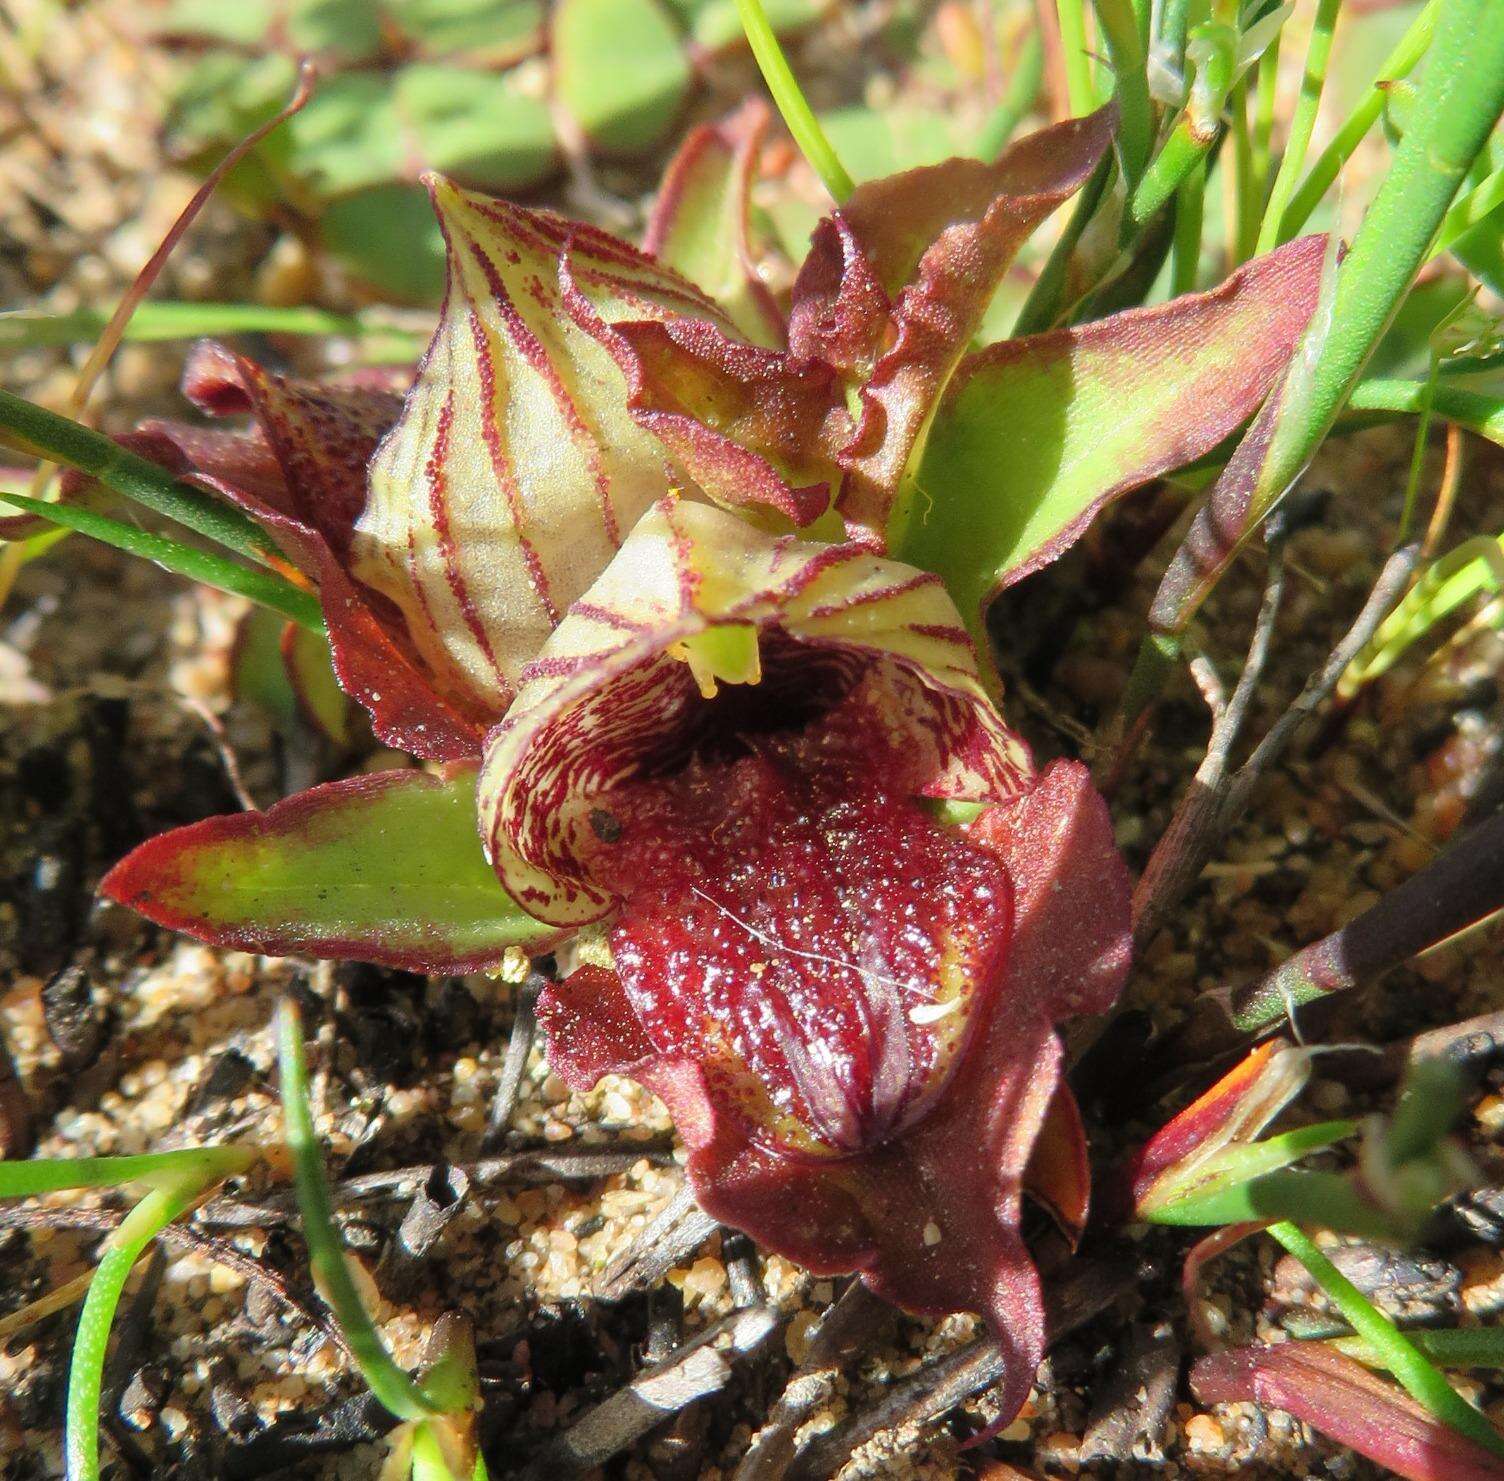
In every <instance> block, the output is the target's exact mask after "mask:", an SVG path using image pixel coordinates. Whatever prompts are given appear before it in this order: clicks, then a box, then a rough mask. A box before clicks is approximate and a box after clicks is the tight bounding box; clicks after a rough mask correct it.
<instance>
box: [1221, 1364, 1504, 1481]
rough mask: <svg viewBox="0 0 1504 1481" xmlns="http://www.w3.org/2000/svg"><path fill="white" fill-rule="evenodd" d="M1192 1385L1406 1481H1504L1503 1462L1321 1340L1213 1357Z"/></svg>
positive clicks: (1391, 1385)
mask: <svg viewBox="0 0 1504 1481" xmlns="http://www.w3.org/2000/svg"><path fill="white" fill-rule="evenodd" d="M1191 1385H1192V1387H1193V1388H1194V1389H1195V1391H1196V1394H1197V1397H1198V1398H1200V1399H1201V1401H1202V1402H1203V1403H1206V1404H1225V1403H1237V1402H1239V1401H1242V1400H1248V1399H1252V1400H1253V1401H1254V1402H1256V1403H1259V1404H1263V1405H1267V1406H1268V1407H1269V1408H1271V1409H1283V1410H1285V1411H1286V1412H1287V1413H1289V1414H1293V1415H1295V1417H1296V1418H1297V1419H1303V1420H1304V1421H1305V1422H1306V1423H1307V1424H1309V1425H1311V1426H1312V1427H1313V1428H1314V1429H1318V1430H1320V1431H1321V1433H1322V1434H1324V1435H1327V1436H1328V1437H1330V1438H1331V1439H1333V1440H1336V1441H1337V1443H1338V1444H1340V1445H1347V1446H1350V1447H1351V1448H1352V1449H1353V1450H1356V1451H1357V1452H1358V1454H1359V1455H1363V1456H1366V1457H1367V1458H1368V1459H1369V1460H1371V1461H1375V1462H1376V1463H1377V1464H1378V1465H1380V1466H1382V1467H1384V1468H1385V1469H1386V1470H1389V1471H1392V1472H1393V1473H1394V1474H1395V1475H1397V1476H1404V1477H1407V1478H1409V1481H1499V1478H1501V1477H1504V1459H1501V1458H1500V1457H1499V1456H1498V1455H1495V1454H1492V1453H1491V1452H1489V1451H1487V1450H1485V1449H1484V1448H1483V1447H1482V1446H1481V1445H1479V1444H1477V1443H1476V1442H1474V1441H1473V1440H1470V1439H1468V1437H1467V1436H1465V1435H1463V1434H1460V1433H1459V1432H1458V1431H1456V1430H1454V1429H1452V1428H1451V1427H1450V1426H1449V1425H1446V1424H1443V1423H1442V1421H1441V1420H1439V1419H1437V1418H1436V1417H1435V1416H1434V1415H1432V1414H1429V1413H1427V1411H1426V1410H1425V1409H1423V1408H1422V1407H1421V1406H1420V1405H1419V1404H1418V1403H1417V1402H1416V1401H1415V1400H1414V1399H1412V1398H1411V1397H1410V1396H1409V1395H1408V1394H1407V1393H1405V1392H1404V1391H1403V1390H1402V1389H1400V1388H1398V1387H1397V1386H1396V1385H1395V1384H1394V1383H1392V1382H1390V1381H1389V1380H1388V1379H1387V1378H1384V1377H1381V1376H1380V1375H1379V1374H1377V1373H1374V1372H1372V1371H1370V1370H1369V1369H1368V1368H1365V1367H1364V1366H1363V1365H1362V1364H1361V1363H1358V1362H1356V1361H1354V1360H1353V1359H1352V1358H1349V1357H1346V1356H1344V1355H1343V1354H1342V1353H1340V1352H1338V1351H1337V1350H1336V1349H1335V1348H1331V1347H1328V1346H1327V1345H1326V1343H1324V1342H1281V1343H1275V1344H1268V1345H1266V1344H1263V1343H1256V1344H1254V1345H1253V1346H1250V1347H1240V1348H1237V1349H1235V1350H1234V1351H1231V1352H1219V1353H1214V1354H1212V1355H1211V1356H1210V1357H1205V1358H1202V1359H1201V1360H1200V1361H1199V1362H1197V1364H1196V1365H1195V1367H1193V1368H1192V1369H1191Z"/></svg>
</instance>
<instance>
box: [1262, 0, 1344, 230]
mask: <svg viewBox="0 0 1504 1481" xmlns="http://www.w3.org/2000/svg"><path fill="white" fill-rule="evenodd" d="M1341 6H1342V0H1319V3H1318V4H1317V6H1316V18H1315V20H1314V21H1313V23H1312V26H1311V39H1310V42H1309V44H1308V45H1307V47H1306V66H1305V72H1304V73H1303V74H1302V76H1301V79H1300V97H1299V99H1297V101H1296V104H1295V112H1294V114H1293V115H1292V116H1291V119H1290V133H1289V137H1288V138H1287V139H1286V140H1285V152H1284V154H1283V155H1282V156H1281V157H1280V162H1279V169H1278V171H1277V172H1276V173H1275V176H1274V185H1273V188H1272V189H1271V190H1270V192H1269V201H1268V204H1267V205H1266V206H1265V207H1264V219H1263V222H1262V224H1261V225H1260V227H1259V239H1258V251H1260V252H1268V251H1271V250H1272V249H1273V248H1275V247H1277V246H1278V245H1279V243H1280V241H1281V240H1282V238H1281V236H1280V229H1281V224H1282V223H1283V221H1284V217H1285V211H1286V209H1287V208H1288V207H1289V204H1290V198H1291V197H1292V196H1293V195H1294V194H1295V184H1296V181H1297V180H1299V178H1300V172H1301V170H1302V169H1304V168H1305V162H1306V151H1307V150H1308V149H1309V148H1310V146H1311V132H1312V130H1313V129H1315V127H1316V116H1317V114H1318V113H1319V112H1320V110H1321V94H1322V92H1323V90H1324V89H1325V87H1326V72H1327V64H1328V63H1329V62H1330V60H1331V55H1332V35H1333V33H1334V32H1335V30H1336V28H1337V12H1338V10H1340V9H1341Z"/></svg>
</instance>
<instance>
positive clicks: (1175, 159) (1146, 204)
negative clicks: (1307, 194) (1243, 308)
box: [1123, 21, 1238, 291]
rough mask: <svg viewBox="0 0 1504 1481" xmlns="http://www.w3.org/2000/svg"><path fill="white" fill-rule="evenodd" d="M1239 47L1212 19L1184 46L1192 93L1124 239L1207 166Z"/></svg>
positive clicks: (1136, 195)
mask: <svg viewBox="0 0 1504 1481" xmlns="http://www.w3.org/2000/svg"><path fill="white" fill-rule="evenodd" d="M1237 49H1238V37H1237V33H1236V32H1235V31H1234V30H1233V29H1232V27H1231V26H1226V25H1222V24H1221V23H1219V22H1215V21H1208V22H1207V23H1206V24H1204V25H1200V26H1197V27H1196V29H1195V31H1194V32H1193V33H1192V36H1191V39H1190V42H1189V44H1188V45H1187V47H1186V58H1187V60H1188V62H1189V63H1190V65H1191V66H1192V68H1193V76H1192V80H1191V89H1190V96H1189V98H1188V99H1187V101H1186V106H1185V109H1184V110H1183V112H1182V113H1181V115H1180V117H1179V119H1178V120H1177V121H1176V123H1175V126H1174V127H1173V128H1172V129H1171V131H1170V134H1169V136H1168V137H1167V138H1166V139H1165V142H1164V144H1163V145H1162V146H1161V147H1160V150H1159V152H1158V153H1157V154H1156V155H1155V156H1154V159H1153V161H1152V163H1151V164H1150V165H1149V167H1148V169H1146V170H1145V171H1144V174H1143V177H1142V179H1140V180H1139V182H1138V185H1137V187H1136V188H1135V189H1134V192H1133V194H1132V196H1131V197H1130V198H1129V201H1128V209H1127V211H1126V212H1125V213H1124V221H1123V235H1124V238H1125V239H1126V238H1127V237H1128V236H1129V235H1131V234H1133V233H1136V232H1138V231H1141V230H1142V229H1143V228H1144V227H1145V226H1147V225H1148V223H1149V222H1150V221H1151V220H1152V219H1153V217H1154V216H1155V214H1156V213H1157V212H1158V211H1159V209H1160V207H1161V206H1163V205H1164V203H1165V202H1166V201H1167V200H1169V198H1170V197H1171V196H1172V195H1174V194H1175V192H1176V191H1178V190H1180V189H1181V187H1182V186H1184V185H1185V184H1186V183H1187V182H1188V181H1189V179H1190V176H1191V174H1192V172H1193V171H1194V170H1195V169H1196V168H1197V166H1198V165H1199V166H1202V167H1203V168H1204V165H1205V161H1206V156H1207V153H1208V151H1209V150H1210V149H1211V147H1212V145H1213V144H1214V143H1216V141H1217V136H1218V134H1219V133H1220V132H1221V121H1222V112H1223V109H1224V108H1225V106H1226V103H1227V94H1228V90H1229V89H1230V88H1231V86H1232V83H1233V79H1234V77H1235V76H1236V69H1237ZM1187 219H1188V220H1189V219H1191V218H1187ZM1194 219H1195V222H1196V231H1195V244H1194V245H1195V250H1196V253H1197V255H1198V256H1199V254H1200V249H1201V223H1200V217H1199V213H1197V214H1196V215H1195V217H1194ZM1178 223H1179V218H1178V217H1177V226H1178ZM1187 245H1188V246H1189V245H1190V244H1189V242H1188V243H1187ZM1177 291H1179V290H1177Z"/></svg>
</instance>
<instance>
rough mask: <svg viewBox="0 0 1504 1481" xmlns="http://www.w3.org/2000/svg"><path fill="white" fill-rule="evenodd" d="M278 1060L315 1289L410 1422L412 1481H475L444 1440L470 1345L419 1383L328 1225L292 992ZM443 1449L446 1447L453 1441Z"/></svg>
mask: <svg viewBox="0 0 1504 1481" xmlns="http://www.w3.org/2000/svg"><path fill="white" fill-rule="evenodd" d="M277 1062H278V1065H279V1068H280V1071H281V1079H282V1116H283V1121H284V1123H285V1127H286V1137H287V1146H288V1150H289V1152H290V1153H291V1154H292V1162H293V1182H294V1185H295V1186H296V1188H297V1194H298V1207H299V1209H300V1210H301V1212H302V1215H303V1237H304V1239H305V1240H306V1241H307V1244H308V1259H309V1263H310V1265H311V1266H312V1267H313V1273H314V1276H315V1278H316V1280H317V1281H318V1285H319V1290H320V1291H321V1293H322V1294H323V1297H324V1300H325V1301H326V1302H327V1303H328V1305H329V1309H330V1310H331V1311H332V1312H333V1313H334V1316H335V1320H336V1321H338V1323H339V1325H340V1330H341V1331H342V1332H343V1333H344V1335H345V1340H346V1342H347V1343H348V1344H349V1347H350V1351H351V1353H352V1355H353V1356H354V1358H355V1363H356V1366H357V1367H358V1368H359V1370H360V1376H361V1377H362V1378H363V1379H364V1380H365V1383H366V1387H367V1388H369V1389H370V1390H371V1392H372V1393H373V1394H374V1395H375V1396H376V1398H377V1400H378V1401H379V1402H380V1403H381V1404H382V1405H383V1406H384V1407H385V1408H386V1409H387V1410H388V1411H389V1412H390V1413H391V1414H393V1415H395V1416H396V1417H397V1418H398V1419H399V1420H402V1421H403V1422H404V1423H405V1424H408V1425H411V1426H412V1429H411V1431H410V1432H409V1435H408V1436H404V1437H402V1439H401V1441H399V1443H407V1444H408V1445H410V1447H411V1449H410V1452H409V1453H410V1455H411V1459H412V1467H413V1470H412V1474H413V1476H414V1477H415V1478H416V1481H429V1478H443V1481H472V1478H477V1481H483V1478H484V1477H485V1475H486V1471H485V1465H484V1462H483V1461H482V1460H481V1459H480V1458H479V1457H478V1456H477V1457H476V1460H475V1462H474V1468H473V1471H472V1470H471V1468H470V1465H469V1464H468V1463H466V1465H465V1466H464V1467H463V1469H462V1470H460V1471H458V1472H456V1470H455V1468H454V1466H453V1464H452V1463H451V1460H450V1459H448V1458H446V1454H445V1449H446V1447H445V1446H444V1443H443V1442H444V1440H445V1439H450V1438H452V1434H451V1432H452V1431H453V1430H455V1429H459V1428H463V1429H464V1430H465V1431H466V1432H468V1428H469V1425H468V1421H469V1420H470V1419H472V1418H473V1414H474V1409H475V1405H476V1402H477V1391H476V1387H475V1384H474V1381H473V1378H474V1367H475V1354H474V1349H473V1347H471V1348H469V1349H468V1362H467V1361H466V1360H465V1357H464V1352H463V1351H462V1346H463V1345H462V1344H461V1343H458V1342H454V1341H451V1342H450V1343H448V1344H447V1345H446V1348H445V1352H444V1353H443V1354H442V1355H441V1356H440V1359H439V1361H438V1362H437V1363H435V1364H434V1365H433V1367H432V1369H431V1370H430V1372H429V1374H428V1376H427V1378H426V1379H425V1381H424V1382H422V1383H418V1382H415V1381H414V1380H413V1378H412V1377H411V1376H410V1375H409V1374H408V1373H407V1372H406V1371H404V1370H403V1369H402V1368H401V1367H399V1366H398V1365H397V1362H396V1361H395V1359H394V1358H393V1357H392V1355H391V1353H390V1352H388V1351H387V1346H386V1343H385V1342H384V1341H383V1340H382V1337H381V1333H380V1332H379V1331H377V1329H376V1324H375V1322H373V1321H372V1320H371V1316H370V1313H369V1312H368V1311H367V1310H366V1308H365V1303H364V1301H362V1300H361V1296H360V1292H359V1291H358V1290H357V1289H356V1287H355V1281H354V1279H353V1277H352V1276H351V1274H350V1267H349V1265H348V1264H347V1263H346V1260H345V1252H344V1249H343V1247H342V1246H341V1244H340V1239H339V1233H338V1231H337V1230H336V1228H335V1224H334V1205H333V1202H332V1201H331V1199H330V1197H329V1185H328V1182H327V1180H326V1178H325V1176H324V1163H323V1154H322V1153H321V1152H320V1150H319V1144H318V1139H317V1136H316V1135H315V1132H314V1126H313V1112H312V1109H311V1108H310V1105H309V1100H308V1064H307V1059H306V1057H305V1055H304V1051H303V1022H302V1016H301V1014H300V1013H299V1012H298V1007H297V1004H296V1003H295V1002H294V1001H293V1000H292V999H291V998H284V999H282V1001H281V1003H280V1004H279V1005H278V1009H277ZM447 1448H448V1449H449V1450H451V1451H452V1450H453V1449H454V1448H455V1446H453V1445H451V1446H449V1447H447Z"/></svg>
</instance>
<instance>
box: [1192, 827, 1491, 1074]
mask: <svg viewBox="0 0 1504 1481" xmlns="http://www.w3.org/2000/svg"><path fill="white" fill-rule="evenodd" d="M1499 909H1504V813H1496V814H1495V815H1494V816H1493V817H1491V818H1490V819H1488V821H1487V822H1484V823H1480V824H1479V825H1478V826H1477V827H1476V828H1474V829H1472V830H1471V831H1470V832H1468V833H1467V834H1465V835H1464V836H1463V837H1462V838H1460V839H1458V840H1457V841H1456V842H1455V843H1454V844H1452V846H1451V847H1450V848H1448V849H1447V850H1446V851H1445V852H1444V853H1442V854H1440V855H1439V856H1438V857H1437V858H1436V859H1434V860H1433V861H1432V862H1431V863H1430V864H1428V865H1426V867H1425V868H1424V869H1422V870H1420V871H1419V872H1418V873H1416V874H1413V875H1412V876H1411V877H1410V878H1409V879H1407V880H1406V881H1405V882H1404V884H1402V885H1400V886H1399V887H1398V888H1396V889H1393V890H1391V891H1390V892H1389V893H1388V894H1387V895H1385V896H1384V898H1383V899H1381V900H1380V901H1379V902H1378V904H1376V905H1373V906H1371V907H1370V908H1369V909H1367V910H1365V911H1364V912H1363V914H1362V915H1360V916H1358V917H1357V919H1356V920H1352V921H1349V922H1348V923H1347V924H1346V925H1345V926H1342V927H1341V928H1340V929H1338V930H1336V931H1333V932H1332V933H1331V935H1329V936H1325V937H1323V938H1322V939H1321V940H1320V941H1317V942H1314V943H1313V944H1312V945H1310V946H1307V947H1305V948H1304V949H1303V950H1301V951H1298V952H1296V953H1295V955H1294V956H1292V957H1291V958H1290V959H1289V960H1288V961H1286V962H1284V963H1283V964H1282V965H1280V966H1279V967H1276V968H1275V970H1274V971H1272V972H1270V973H1269V974H1268V975H1266V976H1265V977H1263V978H1261V979H1260V980H1259V981H1258V982H1255V983H1252V984H1251V985H1250V986H1248V987H1245V988H1241V989H1238V990H1236V991H1234V990H1233V989H1232V988H1219V989H1218V990H1217V991H1215V992H1212V993H1208V994H1206V995H1205V996H1204V997H1202V998H1201V999H1200V1000H1199V1002H1198V1003H1197V1005H1196V1011H1195V1013H1194V1014H1193V1016H1192V1018H1191V1019H1190V1021H1189V1022H1188V1023H1187V1025H1186V1027H1185V1028H1184V1029H1183V1030H1182V1031H1181V1032H1180V1033H1179V1034H1177V1035H1176V1036H1175V1040H1174V1045H1173V1053H1174V1056H1175V1058H1176V1059H1177V1060H1178V1061H1181V1062H1184V1061H1186V1060H1190V1061H1195V1060H1198V1059H1200V1060H1204V1059H1209V1058H1211V1057H1212V1056H1214V1055H1217V1054H1220V1053H1223V1052H1224V1051H1226V1050H1228V1049H1231V1048H1234V1047H1236V1046H1237V1045H1238V1044H1240V1043H1243V1042H1244V1041H1246V1040H1247V1039H1250V1038H1252V1037H1254V1036H1256V1035H1258V1034H1261V1033H1264V1032H1266V1031H1268V1030H1269V1029H1271V1028H1273V1027H1275V1026H1276V1025H1277V1024H1279V1023H1281V1022H1282V1021H1283V1020H1284V1019H1285V1018H1287V1017H1288V1016H1289V1015H1290V1014H1291V1013H1293V1012H1294V1010H1295V1009H1296V1008H1298V1007H1300V1006H1301V1005H1302V1004H1305V1003H1310V1002H1314V1001H1315V1000H1316V999H1318V998H1325V997H1329V996H1330V995H1331V994H1332V993H1337V992H1343V991H1346V990H1347V989H1348V988H1351V987H1354V986H1356V985H1357V984H1358V983H1359V982H1362V981H1364V980H1366V979H1368V978H1372V977H1376V976H1378V975H1379V973H1381V972H1386V971H1388V970H1389V968H1391V967H1395V966H1398V965H1399V964H1400V963H1401V962H1403V961H1406V960H1408V959H1409V958H1410V957H1413V956H1415V955H1416V954H1417V953H1418V952H1422V951H1425V950H1426V949H1427V948H1428V947H1431V946H1434V945H1436V944H1437V943H1438V942H1440V941H1444V940H1446V938H1447V937H1448V936H1452V935H1455V934H1456V933H1457V932H1458V931H1461V930H1463V929H1464V928H1465V927H1467V926H1471V925H1474V924H1475V923H1476V922H1478V921H1480V920H1483V919H1484V918H1485V917H1487V916H1489V915H1492V914H1493V913H1494V912H1495V911H1496V910H1499Z"/></svg>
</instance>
